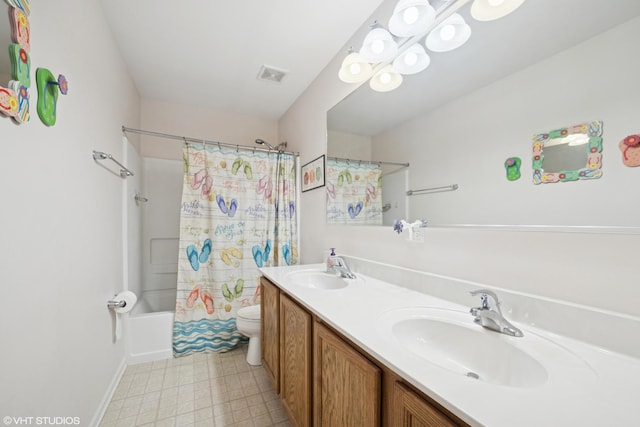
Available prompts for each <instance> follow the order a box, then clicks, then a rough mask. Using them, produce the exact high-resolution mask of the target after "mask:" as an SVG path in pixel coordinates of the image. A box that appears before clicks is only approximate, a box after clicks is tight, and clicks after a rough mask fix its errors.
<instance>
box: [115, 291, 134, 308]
mask: <svg viewBox="0 0 640 427" xmlns="http://www.w3.org/2000/svg"><path fill="white" fill-rule="evenodd" d="M113 300H114V301H117V302H120V301H124V302H125V305H124V307H116V308H114V309H113V310H114V311H115V312H116V313H128V312H130V311H131V310H132V309H133V306H134V305H136V302H137V301H138V297H136V294H134V293H133V292H131V291H122V292H120V293H119V294H118V295H116V296H115V297H114V298H113Z"/></svg>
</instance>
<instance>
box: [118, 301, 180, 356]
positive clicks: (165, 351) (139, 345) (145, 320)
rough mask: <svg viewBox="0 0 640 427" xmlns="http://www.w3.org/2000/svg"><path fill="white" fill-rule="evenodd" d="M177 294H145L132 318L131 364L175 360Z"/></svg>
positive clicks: (130, 332)
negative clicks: (173, 336)
mask: <svg viewBox="0 0 640 427" xmlns="http://www.w3.org/2000/svg"><path fill="white" fill-rule="evenodd" d="M175 306H176V290H175V289H168V290H160V291H145V292H143V293H142V295H139V296H138V302H137V304H136V306H135V307H134V308H133V310H131V313H130V314H129V357H128V363H129V364H136V363H145V362H151V361H154V360H162V359H170V358H172V357H173V350H172V332H173V315H174V311H175Z"/></svg>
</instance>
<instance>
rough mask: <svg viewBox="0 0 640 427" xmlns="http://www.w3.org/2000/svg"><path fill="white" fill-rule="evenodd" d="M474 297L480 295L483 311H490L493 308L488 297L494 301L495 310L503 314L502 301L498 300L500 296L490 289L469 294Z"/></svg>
mask: <svg viewBox="0 0 640 427" xmlns="http://www.w3.org/2000/svg"><path fill="white" fill-rule="evenodd" d="M469 293H470V294H471V295H472V296H475V295H480V300H481V301H482V309H483V310H489V309H490V308H491V306H490V305H489V300H488V297H491V299H493V304H494V305H495V309H496V311H497V312H498V313H500V314H502V311H501V310H500V300H498V295H496V293H495V292H493V291H491V290H489V289H477V290H475V291H471V292H469Z"/></svg>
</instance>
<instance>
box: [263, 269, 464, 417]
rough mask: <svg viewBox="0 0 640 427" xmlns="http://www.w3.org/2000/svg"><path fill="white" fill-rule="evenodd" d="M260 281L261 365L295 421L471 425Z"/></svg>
mask: <svg viewBox="0 0 640 427" xmlns="http://www.w3.org/2000/svg"><path fill="white" fill-rule="evenodd" d="M261 284H262V299H261V303H260V304H261V310H262V326H261V330H262V343H261V345H262V365H263V366H264V368H265V371H266V372H267V374H268V375H269V377H270V379H271V381H272V382H273V385H274V388H275V390H276V392H277V393H278V394H279V395H280V400H281V401H282V405H283V407H284V409H285V411H286V412H287V415H288V416H289V421H290V422H291V424H292V425H294V426H304V427H306V426H311V425H313V426H318V427H320V426H327V427H334V426H340V427H342V426H349V427H352V426H363V427H365V426H366V427H369V426H372V427H377V426H384V427H423V426H424V427H452V426H466V425H467V424H465V423H464V422H462V421H461V420H459V419H458V418H457V417H455V416H454V415H453V414H451V413H450V412H449V411H447V410H446V409H445V408H443V407H441V406H440V405H439V404H438V403H436V402H435V401H433V400H432V399H430V398H429V397H428V396H426V395H424V394H423V393H421V392H420V391H418V390H416V389H415V388H413V387H412V386H410V385H408V384H406V383H405V382H404V380H403V379H402V378H401V377H400V376H398V375H397V374H396V373H395V372H393V371H392V370H390V369H389V368H387V367H386V366H385V365H384V364H382V363H379V362H378V361H376V360H375V359H374V358H372V357H370V356H369V355H368V354H367V353H366V352H364V351H362V350H361V349H360V348H359V347H358V346H357V345H356V344H354V343H353V342H351V341H350V340H349V339H348V338H345V337H344V336H342V335H341V334H339V333H338V332H336V331H334V330H333V329H331V327H330V326H329V325H326V324H325V323H323V322H322V321H321V320H318V319H317V318H316V317H315V316H314V315H312V314H311V313H310V312H309V311H307V310H306V309H305V308H304V307H302V306H300V305H299V304H298V303H296V302H295V301H294V300H293V299H291V298H290V297H289V296H288V295H287V294H286V293H285V292H282V291H280V289H279V288H278V287H277V286H276V285H274V284H273V283H271V282H270V281H269V280H267V279H266V278H264V277H263V278H261Z"/></svg>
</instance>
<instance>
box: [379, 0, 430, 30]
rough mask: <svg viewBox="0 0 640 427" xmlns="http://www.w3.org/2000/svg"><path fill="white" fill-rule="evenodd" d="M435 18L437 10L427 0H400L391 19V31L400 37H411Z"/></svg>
mask: <svg viewBox="0 0 640 427" xmlns="http://www.w3.org/2000/svg"><path fill="white" fill-rule="evenodd" d="M435 20H436V10H435V9H434V8H433V6H431V4H430V3H429V2H428V1H427V0H400V1H399V2H398V4H397V5H396V7H395V9H394V10H393V15H391V19H389V31H391V33H393V34H394V35H396V36H398V37H411V36H415V35H417V34H420V33H421V32H423V31H424V30H425V29H426V28H428V27H429V25H431V24H433V21H435Z"/></svg>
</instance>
